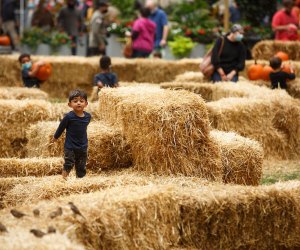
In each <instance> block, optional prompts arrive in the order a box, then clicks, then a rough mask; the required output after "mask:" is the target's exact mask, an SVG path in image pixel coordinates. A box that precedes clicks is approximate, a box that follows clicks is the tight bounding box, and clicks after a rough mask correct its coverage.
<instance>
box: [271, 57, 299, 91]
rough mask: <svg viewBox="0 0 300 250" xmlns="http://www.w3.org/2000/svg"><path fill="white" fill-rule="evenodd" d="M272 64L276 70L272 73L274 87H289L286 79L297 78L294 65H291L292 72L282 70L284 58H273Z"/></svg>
mask: <svg viewBox="0 0 300 250" xmlns="http://www.w3.org/2000/svg"><path fill="white" fill-rule="evenodd" d="M270 66H271V67H272V69H273V70H274V72H271V73H270V80H271V84H272V86H271V88H272V89H276V88H281V89H287V84H286V80H287V79H290V80H293V79H295V78H296V75H295V73H294V69H293V67H290V71H291V73H290V74H289V73H287V72H284V71H282V60H281V59H280V58H279V57H273V58H271V60H270Z"/></svg>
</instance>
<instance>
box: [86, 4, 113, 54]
mask: <svg viewBox="0 0 300 250" xmlns="http://www.w3.org/2000/svg"><path fill="white" fill-rule="evenodd" d="M107 12H108V3H107V1H105V0H100V1H99V2H98V3H97V4H96V10H95V11H94V13H93V15H92V18H91V21H90V33H89V52H88V54H89V56H93V55H105V54H106V43H107V41H106V33H107V32H106V28H107V27H106V26H107V24H106V22H105V16H106V15H107Z"/></svg>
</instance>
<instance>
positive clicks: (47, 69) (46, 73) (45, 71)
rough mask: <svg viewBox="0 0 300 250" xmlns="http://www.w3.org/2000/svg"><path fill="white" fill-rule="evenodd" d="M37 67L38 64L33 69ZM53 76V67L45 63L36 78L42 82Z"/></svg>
mask: <svg viewBox="0 0 300 250" xmlns="http://www.w3.org/2000/svg"><path fill="white" fill-rule="evenodd" d="M35 67H36V64H33V65H32V69H33V70H34V68H35ZM51 74H52V66H51V64H49V63H45V64H44V65H43V66H41V67H40V68H39V70H38V72H37V73H36V75H35V77H36V78H37V79H39V80H41V81H46V80H47V79H48V78H49V77H50V75H51Z"/></svg>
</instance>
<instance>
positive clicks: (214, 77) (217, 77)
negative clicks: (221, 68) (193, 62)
mask: <svg viewBox="0 0 300 250" xmlns="http://www.w3.org/2000/svg"><path fill="white" fill-rule="evenodd" d="M211 80H212V81H213V82H214V83H215V82H222V77H221V75H220V74H219V72H218V71H215V72H214V73H213V75H212V77H211ZM238 80H239V75H238V74H236V75H235V76H234V77H233V78H232V79H231V82H237V81H238Z"/></svg>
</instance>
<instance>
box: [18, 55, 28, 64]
mask: <svg viewBox="0 0 300 250" xmlns="http://www.w3.org/2000/svg"><path fill="white" fill-rule="evenodd" d="M25 57H28V58H29V59H30V55H29V54H26V53H24V54H21V55H20V56H19V59H18V60H19V63H22V60H23V58H25Z"/></svg>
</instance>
